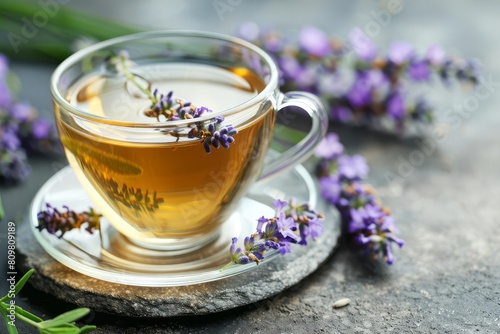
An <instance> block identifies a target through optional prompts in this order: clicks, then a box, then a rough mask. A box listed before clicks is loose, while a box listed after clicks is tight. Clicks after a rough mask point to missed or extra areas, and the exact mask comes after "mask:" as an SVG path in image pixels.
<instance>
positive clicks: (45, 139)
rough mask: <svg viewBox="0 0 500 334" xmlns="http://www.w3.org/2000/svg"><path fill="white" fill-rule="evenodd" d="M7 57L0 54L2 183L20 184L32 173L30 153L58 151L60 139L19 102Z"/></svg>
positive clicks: (0, 172)
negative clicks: (28, 158)
mask: <svg viewBox="0 0 500 334" xmlns="http://www.w3.org/2000/svg"><path fill="white" fill-rule="evenodd" d="M16 83H17V79H16V78H15V77H14V75H13V74H12V73H10V72H9V66H8V61H7V58H6V57H5V56H4V55H2V54H0V181H1V182H3V183H17V182H20V181H23V180H24V179H25V178H26V177H27V176H28V175H29V173H30V167H29V165H28V162H27V153H28V152H40V153H47V152H55V151H56V150H57V147H58V146H57V137H56V132H55V129H54V125H53V124H52V122H50V121H48V120H46V119H42V118H38V117H37V113H36V110H35V109H33V108H32V107H31V106H30V105H29V104H27V103H25V102H19V101H18V100H17V99H16V97H15V94H14V89H13V86H15V85H16Z"/></svg>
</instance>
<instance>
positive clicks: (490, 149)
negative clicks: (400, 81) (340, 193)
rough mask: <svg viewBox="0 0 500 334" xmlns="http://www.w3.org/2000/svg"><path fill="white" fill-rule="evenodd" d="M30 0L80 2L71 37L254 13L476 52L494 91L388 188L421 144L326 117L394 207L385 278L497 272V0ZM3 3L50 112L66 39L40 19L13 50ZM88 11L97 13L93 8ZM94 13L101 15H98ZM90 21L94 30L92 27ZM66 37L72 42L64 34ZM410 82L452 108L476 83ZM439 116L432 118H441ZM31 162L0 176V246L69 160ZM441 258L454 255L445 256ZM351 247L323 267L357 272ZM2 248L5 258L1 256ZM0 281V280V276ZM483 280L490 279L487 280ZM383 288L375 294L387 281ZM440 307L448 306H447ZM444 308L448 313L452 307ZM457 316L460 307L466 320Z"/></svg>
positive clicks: (268, 20) (22, 58) (19, 63)
mask: <svg viewBox="0 0 500 334" xmlns="http://www.w3.org/2000/svg"><path fill="white" fill-rule="evenodd" d="M2 1H3V0H2ZM23 2H24V1H16V2H12V3H15V4H17V3H23ZM9 3H10V0H9V1H7V2H4V4H2V5H0V8H4V9H3V10H5V8H6V6H7V5H8V4H9ZM33 3H36V4H38V5H40V4H42V3H43V4H47V3H57V6H60V7H61V8H67V9H71V10H74V11H76V12H77V13H81V14H80V15H77V16H71V15H69V16H65V17H64V20H67V21H66V22H69V23H70V24H69V26H71V23H72V24H74V29H75V30H74V31H71V29H69V30H66V31H64V32H65V33H68V34H67V35H71V36H73V37H78V35H80V33H79V31H82V32H85V31H93V29H97V30H101V32H103V31H102V24H103V22H104V23H105V22H106V21H108V20H110V21H113V22H114V23H117V24H116V25H113V26H110V27H109V29H110V30H109V31H104V34H103V35H106V34H109V33H112V32H113V31H115V30H113V29H116V32H117V33H119V32H121V31H126V30H127V29H130V31H131V32H132V31H134V30H157V29H196V30H203V31H214V32H220V33H224V34H236V33H237V31H238V28H239V27H240V26H241V24H242V23H244V22H248V21H252V22H256V23H257V24H258V25H259V26H260V27H262V28H269V29H273V30H276V31H278V32H280V33H281V34H282V35H284V36H288V37H290V38H294V36H295V38H296V36H297V34H298V33H299V31H300V29H301V28H302V27H303V26H305V25H312V26H315V27H318V28H320V29H322V30H323V31H325V32H326V33H327V34H328V35H329V36H332V37H337V38H339V39H341V40H347V39H348V35H349V32H350V31H352V29H353V28H355V27H359V28H360V29H361V30H363V32H365V34H366V35H368V36H369V37H371V38H372V39H373V40H374V41H375V43H376V44H377V46H378V48H379V49H380V50H386V49H388V48H389V46H390V44H391V42H392V41H394V40H403V41H408V42H410V43H411V44H412V45H414V47H415V49H416V50H417V51H420V52H425V50H427V48H428V47H429V46H431V45H434V44H437V45H440V46H442V48H443V49H444V50H445V51H446V52H447V53H448V54H453V55H456V56H459V57H465V58H468V59H474V60H475V61H476V62H478V63H479V64H481V66H482V76H483V77H484V78H486V80H488V82H490V86H492V87H494V88H493V93H492V94H491V96H490V97H489V98H488V99H485V100H484V101H483V100H482V101H481V102H480V104H479V105H478V106H477V107H476V108H475V109H474V111H473V112H471V113H468V114H467V116H466V117H464V119H463V121H462V123H461V124H460V126H459V127H457V128H456V129H450V128H449V127H448V128H446V127H445V128H444V129H442V130H441V131H444V132H442V133H443V136H444V139H443V140H441V141H440V142H439V146H438V148H437V151H436V153H435V154H432V155H430V156H429V157H428V158H426V159H425V161H424V162H423V163H422V164H420V165H419V166H418V167H417V168H415V169H414V170H413V171H412V172H411V173H410V174H409V176H408V177H405V178H404V180H403V181H402V182H401V183H400V184H398V187H396V188H394V187H393V184H391V183H390V182H388V179H387V175H388V172H390V173H394V174H397V173H398V168H399V167H400V165H401V157H403V159H408V157H409V155H410V154H411V153H412V152H413V151H414V150H415V149H416V148H417V147H418V146H417V145H416V143H415V141H414V140H413V138H407V137H398V136H393V135H387V134H381V133H377V132H376V131H370V130H367V129H366V128H359V127H354V126H349V125H339V124H332V130H333V131H335V132H337V133H338V134H339V136H340V139H341V142H343V144H344V145H345V147H346V150H347V151H348V152H349V153H350V154H354V153H359V154H362V155H363V156H364V157H365V158H366V159H367V162H368V164H369V166H370V169H371V170H370V176H369V177H368V182H369V183H371V184H372V185H373V186H374V187H375V188H376V189H377V190H378V193H379V195H380V196H381V198H382V199H383V201H384V202H385V204H386V205H387V206H388V207H390V208H391V209H392V210H393V214H394V216H395V218H396V221H397V222H398V226H399V229H400V230H401V231H402V237H403V238H404V239H405V240H406V242H407V244H406V246H405V248H404V249H403V250H401V251H399V252H398V253H397V254H396V256H397V257H398V264H397V265H395V266H394V267H393V268H391V273H390V274H389V273H387V272H384V275H385V276H390V277H392V278H393V279H394V280H395V281H393V282H392V284H393V286H399V287H400V286H406V285H408V284H413V283H412V282H416V281H417V280H418V279H432V278H437V277H439V276H440V275H441V276H442V275H446V274H449V273H453V274H454V275H459V276H460V275H462V274H463V275H462V276H460V277H461V279H463V280H464V281H466V280H469V281H470V280H474V279H477V280H478V281H481V279H482V278H481V277H479V278H478V277H477V276H474V275H475V274H472V273H471V272H469V270H473V271H475V270H479V271H482V270H483V271H490V272H491V270H492V268H495V269H496V270H497V271H496V273H498V268H499V256H498V250H496V251H493V249H492V248H491V247H492V245H498V238H497V237H496V236H497V235H499V232H500V230H499V227H498V225H497V224H496V223H495V222H496V221H497V217H496V213H497V204H496V201H497V199H498V198H499V195H500V191H499V190H498V187H497V185H499V184H500V176H499V174H498V171H497V170H498V164H499V162H500V154H499V149H498V145H497V143H498V142H499V141H500V132H499V131H498V130H497V129H498V128H499V126H500V115H499V114H498V111H497V109H498V107H499V106H500V100H499V94H498V92H495V90H498V88H499V87H500V62H499V61H498V59H500V42H499V39H498V31H500V21H499V20H498V13H499V12H500V2H498V1H494V0H489V1H481V2H480V3H479V2H477V1H472V0H469V1H467V0H464V1H460V2H457V1H453V0H443V1H438V2H436V1H403V0H401V1H398V0H381V1H340V0H339V1H332V0H308V1H298V0H287V1H285V0H207V1H200V0H171V1H159V0H158V1H151V0H143V1H132V0H121V1H118V0H115V1H99V0H50V1H49V0H40V1H38V2H35V1H34V2H33ZM54 8H55V7H54ZM395 8H396V9H397V10H395ZM391 12H397V13H395V14H392V13H391ZM0 14H2V15H0V20H1V21H0V29H1V30H0V45H1V46H2V48H1V49H0V52H3V53H6V54H7V55H8V57H9V59H10V68H11V70H12V71H14V72H15V73H16V74H17V76H18V77H19V78H20V82H21V85H22V89H21V91H20V98H21V99H22V100H25V101H28V102H29V103H30V104H31V105H32V106H34V107H35V108H36V109H37V110H38V111H39V113H40V114H41V115H43V116H45V117H47V118H49V119H52V109H51V108H52V106H51V98H50V91H49V80H50V75H51V73H52V71H53V70H54V68H55V67H56V66H57V63H58V62H59V60H58V58H57V57H59V58H61V55H64V54H67V53H68V52H70V51H69V50H70V49H62V50H60V49H57V48H55V47H54V49H52V48H50V47H48V48H47V46H49V45H51V43H56V42H61V39H60V37H57V36H59V35H58V34H57V33H58V32H57V31H47V30H45V29H46V28H44V27H40V28H39V29H38V31H37V32H36V33H33V36H32V37H29V38H28V37H25V40H23V41H21V42H19V44H18V51H17V52H16V51H15V50H13V48H12V45H11V44H9V43H11V41H10V40H9V37H8V34H9V32H12V31H13V29H19V27H17V28H16V27H14V26H12V25H11V23H10V22H8V20H7V19H6V16H5V15H4V14H5V12H4V11H3V12H0ZM21 16H22V14H21ZM94 16H95V17H98V18H99V19H97V18H91V17H94ZM60 19H63V18H62V16H58V14H57V13H55V14H54V17H51V18H50V19H49V23H48V24H47V28H48V27H49V26H50V22H57V20H60ZM51 20H53V21H51ZM96 22H97V23H98V24H95V23H96ZM118 23H120V24H118ZM127 25H128V26H129V28H127ZM93 32H94V33H95V34H96V35H98V36H99V31H97V32H96V31H93ZM84 37H86V36H85V35H84ZM43 38H48V40H47V42H46V41H44V40H42V39H43ZM64 42H65V43H66V45H70V47H75V45H74V44H73V42H74V39H73V38H71V39H68V40H64ZM91 42H92V40H86V39H82V40H80V41H79V43H84V44H85V43H91ZM35 44H40V45H41V46H40V48H39V49H38V50H32V49H30V45H31V46H33V45H35ZM56 44H57V43H56ZM44 45H45V48H44ZM47 49H49V51H47ZM50 50H52V51H50ZM37 52H40V53H37ZM497 82H498V84H497ZM419 89H421V91H422V92H423V94H425V96H426V97H427V98H428V99H429V100H430V102H431V103H432V104H433V106H434V107H435V109H436V113H438V114H439V113H446V112H447V111H450V110H452V109H453V108H454V106H455V105H457V104H460V103H463V101H464V99H466V98H467V96H470V94H472V93H473V92H472V90H470V89H469V90H467V89H466V90H465V91H464V90H461V89H460V88H459V87H456V86H454V87H451V88H447V87H444V86H443V85H440V84H435V85H424V87H420V88H419ZM436 124H437V125H439V124H440V121H439V120H438V121H437V122H436ZM29 162H30V164H31V166H32V172H31V175H30V176H29V177H28V179H27V180H26V181H24V182H23V183H21V184H18V185H15V186H6V185H2V186H0V193H1V195H2V199H3V203H4V206H5V210H6V218H5V219H4V220H2V224H1V225H0V248H1V249H2V250H3V249H4V247H5V245H6V243H5V237H6V232H5V231H6V225H5V224H4V223H5V222H7V221H10V220H15V221H18V220H19V219H20V216H21V215H22V214H23V212H25V211H26V208H27V207H28V205H29V203H30V201H31V199H32V197H33V196H34V194H35V192H36V191H37V190H38V189H39V188H40V186H41V185H42V184H43V183H44V182H45V181H46V180H47V179H48V178H49V177H50V176H52V175H53V174H54V173H55V172H57V171H58V170H60V169H61V168H62V167H63V166H65V165H66V160H65V158H64V157H62V156H58V155H52V156H49V157H46V156H38V155H37V156H32V157H31V156H30V157H29ZM2 254H3V253H2ZM341 254H342V253H341ZM444 258H448V259H452V261H447V262H446V261H442V259H444ZM348 259H349V260H345V261H344V260H342V259H340V260H339V258H338V257H337V258H336V259H334V262H335V264H334V265H333V264H332V265H331V266H330V267H329V268H330V269H331V270H333V268H339V267H340V268H341V269H336V270H340V271H341V272H342V275H344V274H345V275H347V276H346V277H348V278H349V277H350V278H353V277H356V275H358V274H359V273H360V272H363V269H359V271H357V270H358V269H354V273H353V272H351V270H350V269H345V268H346V266H348V265H349V264H348V262H349V261H350V260H352V258H348ZM0 260H1V261H2V262H0V263H2V264H3V263H4V262H3V261H4V259H3V258H2V259H0ZM2 268H3V265H2ZM346 272H348V273H346ZM2 275H3V270H2ZM349 275H350V276H349ZM0 277H3V276H0ZM396 277H397V278H396ZM1 281H2V285H1V286H2V287H3V286H4V285H3V284H4V283H3V282H4V279H3V278H1ZM459 282H461V281H460V280H459ZM488 282H489V281H488V280H487V281H486V283H485V284H487V283H488ZM483 283H484V282H483ZM344 289H345V290H343V291H344V292H346V291H348V292H352V293H353V294H356V292H353V291H357V290H356V289H358V290H359V291H362V289H359V286H356V285H355V284H353V287H352V289H350V288H344ZM382 290H383V291H382V294H384V293H388V292H387V291H386V290H384V289H382ZM2 291H3V289H2ZM0 292H1V291H0ZM359 294H360V295H361V294H362V292H359ZM360 298H362V297H360ZM381 298H383V297H381ZM474 298H475V297H470V298H469V299H467V301H468V302H471V301H472V302H476V301H477V300H475V299H474ZM382 300H383V301H387V300H384V299H382ZM465 304H466V302H465V301H464V302H463V305H464V311H457V312H458V313H460V312H462V313H460V314H462V316H463V317H466V316H467V312H466V311H465ZM395 305H397V303H396V304H395ZM483 305H486V304H483ZM490 306H491V305H490ZM490 306H488V305H486V306H484V308H485V309H479V310H477V309H475V311H474V313H473V314H474V317H475V318H474V319H476V320H477V319H479V318H478V317H479V314H481V312H483V311H484V312H486V313H487V314H491V310H489V309H488V307H490ZM497 306H498V305H497ZM36 307H39V308H40V307H41V306H40V305H36ZM438 307H441V308H445V309H447V310H451V309H452V308H453V307H454V306H453V301H451V300H449V301H441V304H439V305H438V306H436V308H434V309H433V311H436V310H437V309H438ZM479 307H480V308H481V307H483V306H479ZM391 310H393V311H394V309H391ZM476 311H477V312H476ZM421 312H427V311H421ZM428 312H429V313H425V314H430V312H431V311H428ZM488 312H490V313H488ZM448 313H450V314H451V311H450V312H448ZM486 313H485V314H486ZM400 316H401V317H403V316H404V315H400ZM408 316H409V315H408ZM469 316H470V314H469ZM409 317H410V316H409ZM453 317H455V316H452V317H451V318H452V319H453ZM463 317H462V318H460V319H462V320H463ZM476 320H474V321H476ZM373 321H375V320H373ZM477 321H480V320H477ZM495 321H496V320H495ZM459 323H460V321H459Z"/></svg>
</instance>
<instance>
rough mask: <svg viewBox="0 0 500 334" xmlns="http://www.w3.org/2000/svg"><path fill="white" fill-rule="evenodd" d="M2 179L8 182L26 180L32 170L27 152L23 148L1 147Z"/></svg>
mask: <svg viewBox="0 0 500 334" xmlns="http://www.w3.org/2000/svg"><path fill="white" fill-rule="evenodd" d="M0 156H1V159H0V180H2V181H4V182H7V183H17V182H21V181H24V180H25V179H26V178H27V177H28V175H29V174H30V172H31V167H30V166H29V165H28V162H27V159H26V153H25V152H24V151H23V150H15V151H6V150H1V149H0Z"/></svg>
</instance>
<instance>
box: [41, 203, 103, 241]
mask: <svg viewBox="0 0 500 334" xmlns="http://www.w3.org/2000/svg"><path fill="white" fill-rule="evenodd" d="M64 209H65V210H66V211H59V210H58V209H57V208H54V207H53V206H52V205H50V204H49V203H47V210H43V211H40V212H38V215H37V218H38V226H37V228H38V230H39V231H43V230H47V232H49V233H50V234H53V235H56V236H57V237H58V238H62V237H63V236H64V234H65V233H66V232H68V231H71V230H73V229H77V228H78V229H79V228H80V227H81V226H82V225H83V224H87V227H86V228H85V230H86V231H88V232H89V233H91V234H92V233H93V232H94V231H95V230H98V229H99V228H100V224H101V217H102V215H101V214H99V213H97V212H96V211H95V210H94V209H93V208H90V211H83V212H80V213H77V212H75V211H73V210H70V208H69V207H67V206H64Z"/></svg>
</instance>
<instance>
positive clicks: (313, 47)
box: [299, 26, 331, 57]
mask: <svg viewBox="0 0 500 334" xmlns="http://www.w3.org/2000/svg"><path fill="white" fill-rule="evenodd" d="M299 43H300V46H301V47H302V49H303V50H304V51H305V52H307V53H309V54H312V55H314V56H318V57H324V56H326V55H327V54H328V52H330V50H331V46H330V40H329V39H328V36H327V35H326V34H325V33H324V32H323V31H322V30H320V29H318V28H316V27H313V26H307V27H304V28H302V30H301V31H300V33H299Z"/></svg>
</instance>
